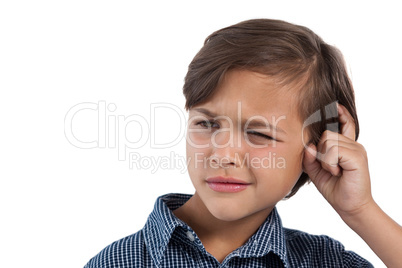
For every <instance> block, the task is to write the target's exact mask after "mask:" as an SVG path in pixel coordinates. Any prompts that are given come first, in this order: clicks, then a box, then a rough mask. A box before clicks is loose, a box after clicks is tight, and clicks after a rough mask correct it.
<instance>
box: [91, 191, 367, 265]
mask: <svg viewBox="0 0 402 268" xmlns="http://www.w3.org/2000/svg"><path fill="white" fill-rule="evenodd" d="M190 197H191V195H184V194H167V195H163V196H161V197H159V198H158V199H157V200H156V203H155V206H154V210H153V211H152V213H151V214H150V215H149V217H148V220H147V222H146V224H145V226H144V228H143V229H142V230H140V231H139V232H137V233H135V234H132V235H130V236H127V237H125V238H123V239H121V240H118V241H116V242H114V243H112V244H111V245H109V246H107V247H106V248H105V249H103V250H102V251H101V252H100V253H99V254H98V255H96V256H95V257H94V258H92V259H91V260H90V261H89V262H88V263H87V265H86V266H85V267H84V268H112V267H119V268H128V267H173V268H176V267H222V268H223V267H250V268H253V267H373V266H372V265H371V264H370V263H369V262H367V261H366V260H365V259H363V258H361V257H360V256H359V255H357V254H356V253H354V252H351V251H346V250H345V249H344V247H343V245H342V244H341V243H339V242H338V241H336V240H334V239H332V238H330V237H328V236H324V235H310V234H307V233H304V232H301V231H297V230H292V229H287V228H283V227H282V222H281V219H280V217H279V215H278V212H277V210H276V208H275V209H274V210H273V211H272V213H271V214H270V215H269V216H268V217H267V219H266V221H265V222H264V223H263V224H262V225H261V226H260V228H259V229H258V231H257V232H256V233H255V234H254V235H253V236H252V237H251V238H250V239H249V240H248V241H247V242H246V243H245V244H244V245H243V246H241V247H240V248H238V249H237V250H235V251H233V252H232V253H230V254H229V255H228V256H227V257H226V258H225V260H224V261H223V262H222V263H219V262H218V261H217V260H216V259H215V258H214V257H213V256H212V255H211V254H209V253H208V252H207V251H206V250H205V248H204V247H203V245H202V243H201V241H200V239H199V238H198V236H197V234H196V233H195V232H194V231H193V230H192V229H191V228H190V227H189V226H188V225H187V224H185V223H184V222H183V221H181V220H180V219H178V218H177V217H176V216H175V215H174V214H173V213H172V210H174V209H176V208H178V207H180V206H181V205H183V204H184V203H185V202H186V201H187V200H188V199H189V198H190Z"/></svg>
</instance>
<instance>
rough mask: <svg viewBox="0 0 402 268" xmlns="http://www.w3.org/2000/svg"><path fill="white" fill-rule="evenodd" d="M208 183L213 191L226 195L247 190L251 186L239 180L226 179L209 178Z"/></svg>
mask: <svg viewBox="0 0 402 268" xmlns="http://www.w3.org/2000/svg"><path fill="white" fill-rule="evenodd" d="M206 181H207V184H208V186H209V188H211V189H212V190H214V191H216V192H225V193H237V192H240V191H243V190H245V189H247V187H248V186H249V185H250V183H248V182H245V181H242V180H239V179H235V178H225V177H213V178H208V179H207V180H206Z"/></svg>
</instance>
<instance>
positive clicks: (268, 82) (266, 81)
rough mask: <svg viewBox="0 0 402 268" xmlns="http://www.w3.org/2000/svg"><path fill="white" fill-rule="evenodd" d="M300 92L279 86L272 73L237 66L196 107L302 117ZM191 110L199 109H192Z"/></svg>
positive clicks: (227, 112)
mask: <svg viewBox="0 0 402 268" xmlns="http://www.w3.org/2000/svg"><path fill="white" fill-rule="evenodd" d="M297 95H298V92H297V91H296V90H293V89H290V88H285V87H283V86H279V84H278V83H277V82H276V80H275V79H273V78H272V77H270V76H268V75H264V74H261V73H257V72H252V71H248V70H238V69H234V70H230V71H228V72H227V73H226V74H225V76H224V77H223V79H222V81H221V82H220V84H219V85H218V87H217V89H216V90H215V92H214V94H213V95H212V96H211V97H210V98H209V99H208V100H207V101H205V102H203V103H201V104H198V105H196V106H194V108H196V107H204V108H206V109H208V110H210V111H212V112H214V113H215V114H219V115H226V116H236V115H237V114H238V113H239V112H241V114H242V116H243V117H244V118H246V117H247V118H249V117H252V116H263V117H267V119H269V118H270V117H271V116H276V117H279V116H286V119H287V120H291V121H295V120H296V121H299V119H298V118H299V116H298V109H297V107H296V105H295V103H296V102H295V98H297ZM239 109H240V111H239ZM191 112H196V111H195V110H194V109H190V113H191ZM293 123H294V122H293Z"/></svg>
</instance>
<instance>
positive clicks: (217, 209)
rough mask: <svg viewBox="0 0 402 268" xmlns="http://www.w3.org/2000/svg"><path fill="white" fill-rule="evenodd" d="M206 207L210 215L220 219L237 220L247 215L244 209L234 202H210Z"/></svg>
mask: <svg viewBox="0 0 402 268" xmlns="http://www.w3.org/2000/svg"><path fill="white" fill-rule="evenodd" d="M207 209H208V210H209V212H210V213H211V214H212V216H214V217H215V218H216V219H218V220H221V221H237V220H240V219H243V218H245V217H247V216H248V214H247V213H246V209H245V208H241V207H239V206H237V205H236V204H235V203H231V204H229V205H222V204H220V205H217V204H216V203H210V204H207Z"/></svg>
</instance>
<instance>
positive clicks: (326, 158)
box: [320, 145, 342, 176]
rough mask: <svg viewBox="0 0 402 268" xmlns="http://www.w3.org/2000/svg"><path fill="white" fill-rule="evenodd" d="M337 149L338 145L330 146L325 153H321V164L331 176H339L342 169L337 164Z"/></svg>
mask: <svg viewBox="0 0 402 268" xmlns="http://www.w3.org/2000/svg"><path fill="white" fill-rule="evenodd" d="M339 149H340V147H339V146H338V145H334V146H331V147H330V148H329V149H328V150H327V152H326V153H325V154H322V155H321V161H320V162H321V166H322V168H323V169H325V170H326V171H328V172H330V173H331V174H332V175H333V176H341V175H342V170H341V167H340V166H339Z"/></svg>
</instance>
